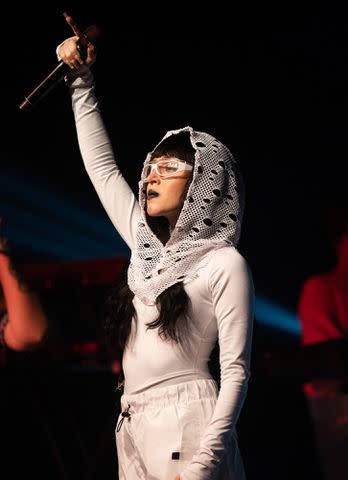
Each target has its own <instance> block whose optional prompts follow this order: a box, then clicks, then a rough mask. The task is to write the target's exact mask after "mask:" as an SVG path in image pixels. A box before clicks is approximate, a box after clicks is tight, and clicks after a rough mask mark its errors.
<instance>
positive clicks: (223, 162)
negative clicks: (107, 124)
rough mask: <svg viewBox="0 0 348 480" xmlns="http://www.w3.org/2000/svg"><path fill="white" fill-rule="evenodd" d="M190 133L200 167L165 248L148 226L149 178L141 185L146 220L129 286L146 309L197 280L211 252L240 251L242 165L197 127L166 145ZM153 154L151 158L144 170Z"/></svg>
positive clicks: (141, 227)
mask: <svg viewBox="0 0 348 480" xmlns="http://www.w3.org/2000/svg"><path fill="white" fill-rule="evenodd" d="M184 131H186V132H189V133H190V139H191V143H192V146H193V147H194V149H195V166H194V171H193V178H192V182H191V184H190V186H189V188H188V192H187V195H186V199H185V201H184V204H183V207H182V210H181V213H180V216H179V218H178V220H177V223H176V226H175V228H174V229H173V231H172V232H171V236H170V238H169V240H168V242H167V243H166V244H165V245H163V244H162V243H161V241H160V240H159V239H158V238H157V236H156V235H155V234H154V233H153V232H152V230H151V228H150V227H149V226H148V224H147V222H146V215H145V204H146V196H145V191H144V189H145V185H144V181H143V180H141V181H140V182H139V204H140V208H141V218H140V220H139V222H138V226H137V235H136V238H137V246H136V248H135V249H133V251H132V256H131V262H130V266H129V269H128V284H129V287H130V289H131V290H132V291H133V292H134V294H135V295H136V296H137V297H138V298H140V300H141V301H142V302H143V303H145V304H146V305H154V304H155V303H156V298H157V297H158V295H160V294H161V293H162V292H163V291H164V290H166V289H167V288H169V287H170V286H172V285H174V284H175V283H178V282H181V281H182V282H184V283H185V282H187V281H189V280H191V279H193V278H194V277H195V275H196V272H197V270H198V268H199V267H200V266H201V265H202V259H203V260H204V258H205V257H206V256H207V255H206V254H207V253H208V252H209V251H212V250H214V249H217V248H221V247H226V245H230V246H231V247H236V246H237V244H238V240H239V237H240V232H241V224H242V217H243V211H244V185H243V180H242V176H241V173H240V170H239V167H238V165H237V162H236V161H235V159H234V157H233V155H232V153H231V152H230V150H229V149H228V148H227V147H226V146H225V145H223V144H222V143H221V142H219V141H218V140H217V139H216V138H214V137H213V136H211V135H209V134H207V133H204V132H198V131H195V130H193V129H192V128H191V127H184V128H182V129H178V130H171V131H169V132H167V133H166V134H165V136H164V137H163V138H162V140H161V142H162V141H163V140H164V139H165V138H167V137H168V136H170V135H175V134H178V133H180V132H184ZM161 142H159V144H160V143H161ZM159 144H158V145H159ZM158 145H157V146H158ZM157 146H156V147H157ZM151 153H152V152H149V153H148V155H147V157H146V159H145V163H144V168H145V166H146V165H147V164H148V162H149V161H150V159H151Z"/></svg>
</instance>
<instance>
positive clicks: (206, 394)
mask: <svg viewBox="0 0 348 480" xmlns="http://www.w3.org/2000/svg"><path fill="white" fill-rule="evenodd" d="M78 40H79V39H78V37H77V36H74V37H70V38H68V39H67V40H65V41H64V42H63V43H62V44H61V45H60V46H59V47H58V48H57V53H58V56H59V58H60V59H61V60H63V61H64V62H65V63H66V64H68V65H69V66H70V67H71V73H69V74H68V75H67V77H66V83H67V85H68V87H69V90H70V92H71V97H72V106H73V111H74V116H75V121H76V128H77V135H78V141H79V146H80V151H81V155H82V158H83V161H84V164H85V167H86V169H87V172H88V174H89V176H90V179H91V181H92V183H93V185H94V187H95V189H96V191H97V194H98V196H99V198H100V200H101V202H102V204H103V206H104V208H105V210H106V211H107V213H108V215H109V217H110V219H111V221H112V222H113V224H114V226H115V228H116V229H117V231H118V232H119V234H120V235H121V236H122V238H123V239H124V241H125V242H126V243H127V244H128V246H129V247H130V249H131V252H132V255H131V260H130V266H129V269H128V282H127V286H126V287H125V288H124V289H122V292H121V294H120V297H119V299H118V306H117V307H115V314H116V316H117V326H118V327H119V341H120V344H121V346H122V347H123V360H122V366H123V372H124V391H123V394H122V397H121V410H122V412H121V414H120V416H119V419H118V422H117V427H116V444H117V455H118V465H119V479H120V480H124V479H127V480H136V479H147V480H150V479H151V480H179V479H180V480H208V479H218V480H222V479H230V480H232V479H233V480H242V479H244V478H245V474H244V468H243V462H242V459H241V455H240V452H239V448H238V440H237V434H236V423H237V420H238V416H239V414H240V411H241V408H242V405H243V402H244V400H245V397H246V392H247V384H248V379H249V375H250V373H249V366H250V352H251V338H252V325H253V316H254V313H253V309H254V288H253V282H252V276H251V274H250V270H249V267H248V264H247V262H246V260H245V259H244V258H243V257H242V255H241V254H240V253H239V252H238V250H237V242H238V239H239V236H240V230H241V222H242V215H243V203H244V199H243V184H242V178H241V175H240V173H239V169H238V166H237V163H236V161H235V160H234V158H233V156H232V154H231V153H230V151H229V150H228V148H226V146H224V145H223V144H222V143H221V142H219V141H218V140H217V139H215V138H214V137H213V136H211V135H209V134H207V133H203V132H198V131H195V130H194V129H192V128H191V127H185V128H182V129H179V130H174V131H169V132H168V133H166V135H165V136H164V137H163V139H162V140H161V141H160V142H159V143H158V145H157V146H155V148H154V149H153V150H152V151H151V152H150V153H149V154H148V155H147V157H146V160H145V163H144V166H143V170H142V174H141V178H140V182H139V200H138V201H137V199H136V198H135V196H134V194H133V192H132V190H131V188H130V187H129V186H128V184H127V183H126V181H125V180H124V178H123V177H122V175H121V173H120V170H119V168H118V167H117V165H116V163H115V158H114V154H113V150H112V146H111V142H110V140H109V137H108V134H107V132H106V129H105V127H104V124H103V120H102V118H101V114H100V111H99V107H98V102H97V100H96V97H95V93H94V81H93V76H92V73H91V71H90V69H89V67H90V66H91V65H92V64H93V62H94V60H95V57H96V53H95V49H94V47H93V45H89V46H88V48H87V57H86V60H85V61H83V59H82V58H81V56H80V51H79V48H78ZM217 341H218V343H219V349H220V357H219V361H220V371H221V382H220V388H218V384H217V382H216V381H215V380H214V379H213V378H212V375H211V374H210V372H209V369H208V360H209V357H210V354H211V352H212V350H213V348H214V346H215V344H216V342H217Z"/></svg>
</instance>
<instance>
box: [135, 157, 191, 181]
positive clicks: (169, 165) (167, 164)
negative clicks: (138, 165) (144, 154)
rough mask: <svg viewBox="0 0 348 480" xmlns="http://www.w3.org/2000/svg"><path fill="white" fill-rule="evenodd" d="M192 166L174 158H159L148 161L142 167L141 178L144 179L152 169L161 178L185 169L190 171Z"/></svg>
mask: <svg viewBox="0 0 348 480" xmlns="http://www.w3.org/2000/svg"><path fill="white" fill-rule="evenodd" d="M192 168H193V167H192V165H190V164H189V163H187V162H182V161H181V160H177V159H176V158H169V159H168V160H160V161H159V162H156V163H148V164H147V165H146V166H145V167H144V170H143V173H142V176H141V178H142V180H146V179H147V177H148V176H149V175H150V174H151V172H153V171H155V172H156V173H157V175H158V176H159V177H161V178H167V177H173V176H174V175H176V174H177V173H178V172H183V171H185V170H187V171H191V170H192Z"/></svg>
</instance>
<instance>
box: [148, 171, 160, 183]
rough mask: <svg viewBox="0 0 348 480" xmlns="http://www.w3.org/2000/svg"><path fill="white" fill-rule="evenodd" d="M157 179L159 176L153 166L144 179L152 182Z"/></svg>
mask: <svg viewBox="0 0 348 480" xmlns="http://www.w3.org/2000/svg"><path fill="white" fill-rule="evenodd" d="M158 180H159V176H158V173H157V172H156V170H155V169H154V168H153V169H151V171H150V173H149V175H148V176H147V177H146V181H147V183H153V182H155V181H156V182H158Z"/></svg>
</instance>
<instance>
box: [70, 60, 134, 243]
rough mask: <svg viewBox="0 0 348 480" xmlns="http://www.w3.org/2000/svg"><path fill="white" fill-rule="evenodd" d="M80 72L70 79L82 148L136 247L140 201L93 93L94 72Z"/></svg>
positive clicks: (100, 190) (113, 214) (110, 209)
mask: <svg viewBox="0 0 348 480" xmlns="http://www.w3.org/2000/svg"><path fill="white" fill-rule="evenodd" d="M79 71H80V76H78V77H76V78H74V77H73V76H70V75H69V76H68V77H71V79H70V81H69V78H68V80H67V84H68V85H69V88H70V92H71V98H72V107H73V112H74V116H75V122H76V129H77V137H78V142H79V147H80V152H81V155H82V158H83V162H84V165H85V168H86V170H87V173H88V175H89V177H90V179H91V181H92V183H93V185H94V188H95V190H96V192H97V194H98V196H99V199H100V201H101V203H102V205H103V206H104V208H105V210H106V212H107V214H108V215H109V217H110V219H111V221H112V223H113V224H114V226H115V228H116V229H117V231H118V233H119V234H120V235H121V237H122V238H123V240H124V241H125V242H126V243H127V245H128V246H129V248H131V249H132V248H133V247H134V246H135V243H136V228H137V223H138V220H139V218H140V207H139V203H138V201H137V200H136V198H135V195H134V193H133V191H132V189H131V188H130V187H129V185H128V184H127V182H126V181H125V179H124V178H123V176H122V174H121V172H120V170H119V168H118V166H117V165H116V162H115V158H114V152H113V148H112V145H111V142H110V139H109V136H108V133H107V131H106V128H105V125H104V122H103V120H102V117H101V114H100V111H99V107H98V102H97V99H96V97H95V95H94V81H93V76H92V73H91V72H90V71H89V69H88V68H87V67H81V68H80V69H79Z"/></svg>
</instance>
